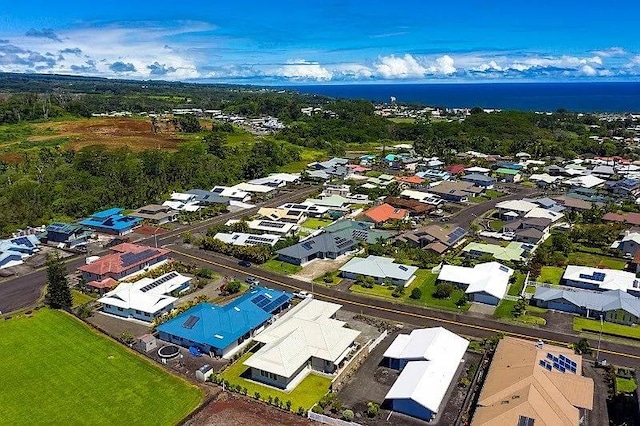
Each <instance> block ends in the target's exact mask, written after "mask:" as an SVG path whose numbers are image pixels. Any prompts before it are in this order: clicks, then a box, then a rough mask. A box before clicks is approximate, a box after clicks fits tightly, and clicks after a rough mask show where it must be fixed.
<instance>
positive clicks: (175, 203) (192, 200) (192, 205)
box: [162, 192, 202, 212]
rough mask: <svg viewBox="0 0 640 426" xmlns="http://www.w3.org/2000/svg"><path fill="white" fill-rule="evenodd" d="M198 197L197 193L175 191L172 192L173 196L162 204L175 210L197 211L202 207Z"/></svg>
mask: <svg viewBox="0 0 640 426" xmlns="http://www.w3.org/2000/svg"><path fill="white" fill-rule="evenodd" d="M196 198H197V196H196V195H195V194H190V193H184V192H174V193H172V194H171V198H170V199H169V200H167V201H165V202H164V203H162V205H163V206H165V207H169V208H172V209H174V210H179V211H186V212H195V211H197V210H199V209H200V207H202V206H201V205H200V203H198V202H197V201H196Z"/></svg>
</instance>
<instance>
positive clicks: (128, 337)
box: [120, 330, 136, 345]
mask: <svg viewBox="0 0 640 426" xmlns="http://www.w3.org/2000/svg"><path fill="white" fill-rule="evenodd" d="M135 340H136V338H135V336H134V335H133V334H132V333H131V332H130V331H129V330H124V331H123V332H122V333H121V334H120V341H121V342H122V343H124V344H125V345H130V344H132V343H133V342H134V341H135Z"/></svg>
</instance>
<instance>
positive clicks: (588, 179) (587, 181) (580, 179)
mask: <svg viewBox="0 0 640 426" xmlns="http://www.w3.org/2000/svg"><path fill="white" fill-rule="evenodd" d="M604 182H605V181H604V179H600V178H599V177H597V176H594V175H581V176H576V177H573V178H571V179H567V180H565V181H564V182H563V185H566V186H569V187H572V188H598V187H600V186H602V185H603V184H604Z"/></svg>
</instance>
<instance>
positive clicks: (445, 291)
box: [433, 284, 453, 299]
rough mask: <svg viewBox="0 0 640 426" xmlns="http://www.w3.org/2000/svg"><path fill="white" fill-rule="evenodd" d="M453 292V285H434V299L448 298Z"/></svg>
mask: <svg viewBox="0 0 640 426" xmlns="http://www.w3.org/2000/svg"><path fill="white" fill-rule="evenodd" d="M452 293H453V285H451V284H438V285H436V291H435V292H434V293H433V297H435V298H436V299H448V298H450V297H451V294H452Z"/></svg>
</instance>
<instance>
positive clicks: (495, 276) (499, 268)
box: [438, 262, 513, 299]
mask: <svg viewBox="0 0 640 426" xmlns="http://www.w3.org/2000/svg"><path fill="white" fill-rule="evenodd" d="M511 275H513V269H511V268H508V267H506V266H504V265H502V264H500V263H498V262H487V263H480V264H478V265H476V266H474V267H473V268H467V267H464V266H456V265H443V266H442V269H441V270H440V273H439V274H438V280H441V281H449V282H452V283H457V284H465V285H467V288H466V290H465V293H468V294H469V293H480V292H483V293H487V294H489V295H491V296H493V297H496V298H498V299H502V298H503V297H504V295H505V294H506V293H507V289H508V288H509V278H510V277H511Z"/></svg>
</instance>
